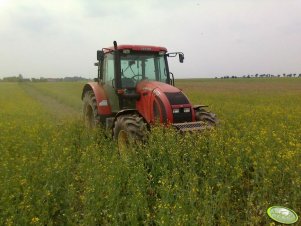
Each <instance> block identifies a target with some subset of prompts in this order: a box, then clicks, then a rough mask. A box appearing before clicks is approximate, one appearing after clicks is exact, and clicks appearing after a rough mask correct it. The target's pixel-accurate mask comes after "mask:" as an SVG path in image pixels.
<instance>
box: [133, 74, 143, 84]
mask: <svg viewBox="0 0 301 226" xmlns="http://www.w3.org/2000/svg"><path fill="white" fill-rule="evenodd" d="M140 76H141V78H142V75H139V74H137V75H134V76H132V77H131V79H132V80H134V81H135V82H137V81H138V80H139V77H140Z"/></svg>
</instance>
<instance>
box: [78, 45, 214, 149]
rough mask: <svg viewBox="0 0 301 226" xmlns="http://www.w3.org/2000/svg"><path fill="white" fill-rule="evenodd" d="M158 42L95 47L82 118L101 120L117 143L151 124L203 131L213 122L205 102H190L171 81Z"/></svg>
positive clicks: (91, 124) (91, 123)
mask: <svg viewBox="0 0 301 226" xmlns="http://www.w3.org/2000/svg"><path fill="white" fill-rule="evenodd" d="M177 55H178V56H179V61H180V62H181V63H183V61H184V54H183V53H181V52H174V53H168V52H167V49H166V48H164V47H158V46H144V45H117V43H116V41H114V46H113V47H109V48H103V49H102V50H98V51H97V61H98V62H97V63H95V66H97V67H98V78H97V79H95V81H94V82H90V83H88V84H86V85H85V86H84V88H83V92H82V100H83V113H84V119H85V123H86V124H87V125H88V126H89V127H94V126H96V125H98V124H100V123H102V124H104V125H105V126H106V128H107V129H109V130H111V132H112V136H113V138H114V139H116V140H117V142H118V145H119V147H120V146H121V145H124V144H125V143H128V141H129V140H130V139H133V140H143V139H145V134H146V132H147V131H148V130H150V125H151V124H154V123H155V122H159V123H162V124H165V125H172V126H174V127H176V128H177V129H179V130H180V131H191V130H203V129H204V128H206V127H211V126H214V125H215V124H216V117H215V114H213V113H210V112H208V111H206V110H205V109H204V108H205V107H206V106H204V105H197V106H193V105H192V104H191V103H190V102H189V100H188V98H187V97H186V95H185V94H184V93H183V92H182V91H181V90H180V89H178V88H176V87H175V86H174V76H173V74H172V73H171V72H170V71H169V67H168V62H167V58H168V57H175V56H177Z"/></svg>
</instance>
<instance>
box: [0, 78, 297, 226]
mask: <svg viewBox="0 0 301 226" xmlns="http://www.w3.org/2000/svg"><path fill="white" fill-rule="evenodd" d="M176 85H177V86H178V87H180V88H182V89H183V91H184V92H185V93H186V94H187V95H188V97H189V99H190V100H191V101H192V102H193V103H195V104H198V103H201V104H209V105H210V109H211V110H212V111H213V112H215V113H216V114H217V115H218V118H219V121H220V124H219V126H218V128H216V129H215V130H212V131H206V132H204V133H193V134H184V135H181V134H178V133H177V132H175V131H174V130H172V129H171V128H162V127H159V126H155V127H153V128H152V133H151V134H150V136H149V141H148V143H147V144H146V145H145V146H137V147H135V148H134V149H133V151H132V152H131V153H129V156H128V158H126V159H120V157H119V155H118V151H117V146H116V143H115V142H114V141H113V140H112V139H111V137H110V136H108V133H106V132H105V131H104V129H103V128H102V127H101V128H99V129H95V130H93V131H88V130H87V129H85V128H84V126H83V123H82V121H81V117H80V115H81V109H80V106H81V99H80V96H81V88H82V86H83V84H82V83H35V84H33V83H3V82H2V83H0V106H1V108H0V167H1V170H0V194H1V196H0V225H141V224H143V225H144V224H145V225H269V224H270V225H273V223H272V220H271V219H269V218H268V216H267V214H266V210H267V208H268V207H270V206H272V205H283V206H287V207H289V208H292V209H293V210H295V212H297V213H298V214H299V216H300V215H301V201H300V200H301V176H300V175H301V79H299V78H273V79H272V78H271V79H259V78H258V79H233V80H222V79H218V80H214V79H208V80H204V79H199V80H177V81H176Z"/></svg>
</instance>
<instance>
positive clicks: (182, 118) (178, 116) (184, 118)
mask: <svg viewBox="0 0 301 226" xmlns="http://www.w3.org/2000/svg"><path fill="white" fill-rule="evenodd" d="M179 110H180V112H179V113H173V122H174V123H180V122H191V121H192V114H191V112H187V113H185V112H183V108H180V109H179Z"/></svg>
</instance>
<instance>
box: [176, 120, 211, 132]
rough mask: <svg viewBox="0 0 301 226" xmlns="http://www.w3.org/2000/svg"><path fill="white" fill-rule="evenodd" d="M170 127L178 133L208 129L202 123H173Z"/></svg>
mask: <svg viewBox="0 0 301 226" xmlns="http://www.w3.org/2000/svg"><path fill="white" fill-rule="evenodd" d="M172 125H173V126H174V127H176V128H177V129H178V130H180V131H196V130H205V129H207V128H209V127H208V126H207V125H206V124H205V123H203V122H185V123H174V124H172Z"/></svg>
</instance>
